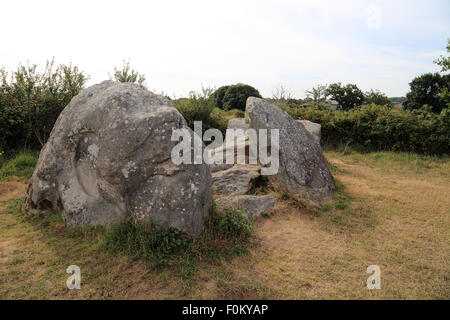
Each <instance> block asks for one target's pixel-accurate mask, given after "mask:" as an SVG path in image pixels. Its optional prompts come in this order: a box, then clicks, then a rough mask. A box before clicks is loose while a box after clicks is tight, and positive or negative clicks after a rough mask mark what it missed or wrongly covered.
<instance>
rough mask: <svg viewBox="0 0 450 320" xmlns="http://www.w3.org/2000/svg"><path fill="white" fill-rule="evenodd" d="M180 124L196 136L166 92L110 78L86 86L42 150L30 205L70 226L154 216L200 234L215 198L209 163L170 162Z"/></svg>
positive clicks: (28, 207) (29, 208) (27, 203)
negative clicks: (59, 215) (57, 215)
mask: <svg viewBox="0 0 450 320" xmlns="http://www.w3.org/2000/svg"><path fill="white" fill-rule="evenodd" d="M180 128H185V129H187V130H188V132H189V134H190V135H191V139H193V137H194V133H193V132H192V130H190V129H189V128H188V127H187V124H186V121H185V120H184V118H183V117H182V115H181V114H180V113H179V112H178V111H177V110H176V109H175V108H174V107H173V106H172V105H171V104H170V102H169V101H168V99H166V98H164V97H162V96H158V95H155V94H153V93H151V92H149V91H148V90H146V89H145V88H143V87H142V86H139V85H136V84H131V83H115V82H112V81H105V82H102V83H101V84H98V85H94V86H92V87H90V88H88V89H86V90H83V91H82V92H81V93H80V94H79V95H77V96H76V97H74V98H73V99H72V101H71V102H70V104H69V105H68V106H67V107H66V108H65V109H64V110H63V111H62V113H61V114H60V116H59V117H58V120H57V121H56V123H55V126H54V128H53V130H52V132H51V135H50V138H49V140H48V142H47V144H46V145H45V147H44V148H43V149H42V151H41V154H40V156H39V161H38V164H37V166H36V169H35V171H34V173H33V176H32V178H31V180H30V183H29V188H28V191H27V194H26V197H25V202H24V210H25V211H26V212H28V213H30V214H35V213H37V212H41V211H46V210H58V211H60V212H61V213H62V216H63V218H64V220H65V222H66V224H67V225H69V226H82V225H96V224H110V223H117V222H120V221H123V220H124V219H125V218H126V217H127V216H132V217H134V218H136V219H148V218H150V219H151V220H152V221H153V222H155V223H158V224H167V225H168V226H171V227H175V228H178V229H180V230H182V231H184V232H185V233H187V234H188V235H191V236H196V235H198V234H199V233H200V232H201V231H202V229H203V217H204V216H205V215H206V214H207V213H208V211H209V209H210V206H211V203H212V182H211V170H210V168H209V165H207V164H198V165H194V164H180V165H175V164H174V163H173V162H172V160H171V151H172V148H173V147H174V146H175V145H176V144H178V142H176V141H171V135H172V130H173V129H180Z"/></svg>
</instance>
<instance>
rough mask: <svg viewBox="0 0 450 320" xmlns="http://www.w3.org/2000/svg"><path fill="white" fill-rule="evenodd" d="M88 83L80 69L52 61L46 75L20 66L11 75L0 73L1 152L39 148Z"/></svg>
mask: <svg viewBox="0 0 450 320" xmlns="http://www.w3.org/2000/svg"><path fill="white" fill-rule="evenodd" d="M86 81H87V77H86V76H85V75H84V74H83V73H82V72H80V71H79V70H78V68H77V67H74V66H72V65H70V64H69V65H59V66H58V67H56V68H54V63H53V60H52V61H49V62H47V65H46V67H45V70H44V72H43V73H39V72H38V71H37V66H36V65H31V66H19V67H18V69H17V71H15V72H13V73H12V74H11V75H10V76H9V75H8V73H7V72H6V71H5V70H3V69H2V70H0V137H1V138H0V150H6V151H8V150H11V149H19V148H32V149H40V148H41V147H42V146H43V145H44V144H45V142H46V141H47V139H48V137H49V135H50V132H51V130H52V129H53V125H54V123H55V121H56V119H57V118H58V116H59V114H60V113H61V111H62V110H63V109H64V107H65V106H66V105H67V104H68V103H69V102H70V100H71V99H72V97H74V96H75V95H77V94H78V93H79V92H80V90H81V89H82V88H83V86H84V84H85V83H86Z"/></svg>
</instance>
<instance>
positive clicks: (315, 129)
mask: <svg viewBox="0 0 450 320" xmlns="http://www.w3.org/2000/svg"><path fill="white" fill-rule="evenodd" d="M297 122H298V123H301V124H302V125H303V126H304V127H305V129H306V130H308V132H309V133H311V135H312V136H313V137H314V140H316V141H317V142H319V143H320V138H321V134H322V126H321V125H320V124H319V123H315V122H311V121H309V120H297Z"/></svg>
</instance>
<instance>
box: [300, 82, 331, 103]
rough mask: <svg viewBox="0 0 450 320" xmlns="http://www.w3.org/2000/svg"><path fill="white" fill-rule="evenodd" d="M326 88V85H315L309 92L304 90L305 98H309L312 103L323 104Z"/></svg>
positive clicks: (325, 97)
mask: <svg viewBox="0 0 450 320" xmlns="http://www.w3.org/2000/svg"><path fill="white" fill-rule="evenodd" d="M326 92H327V86H326V85H320V84H319V85H317V86H315V87H313V88H312V89H311V90H306V91H305V93H306V97H307V98H311V99H312V101H314V103H318V102H323V101H325V100H326V99H327V94H326Z"/></svg>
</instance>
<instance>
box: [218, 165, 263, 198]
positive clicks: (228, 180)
mask: <svg viewBox="0 0 450 320" xmlns="http://www.w3.org/2000/svg"><path fill="white" fill-rule="evenodd" d="M260 169H261V167H260V166H259V165H249V164H244V165H239V164H236V165H234V166H233V167H231V168H229V169H227V170H224V171H216V172H213V174H212V182H213V190H214V193H216V194H223V195H238V194H246V193H247V192H248V191H250V189H251V188H252V186H253V182H254V181H255V180H256V179H257V178H258V177H259V175H260Z"/></svg>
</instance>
